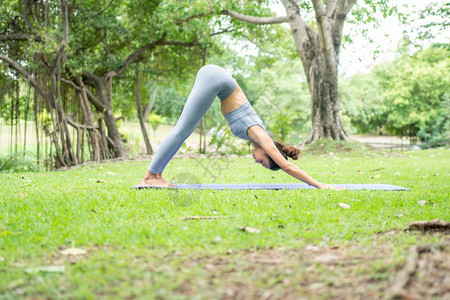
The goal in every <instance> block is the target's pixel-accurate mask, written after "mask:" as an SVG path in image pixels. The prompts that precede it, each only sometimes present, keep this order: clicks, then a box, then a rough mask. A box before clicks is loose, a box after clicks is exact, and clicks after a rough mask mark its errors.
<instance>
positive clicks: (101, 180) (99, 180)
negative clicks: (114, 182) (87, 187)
mask: <svg viewBox="0 0 450 300" xmlns="http://www.w3.org/2000/svg"><path fill="white" fill-rule="evenodd" d="M97 182H105V181H104V180H103V179H97Z"/></svg>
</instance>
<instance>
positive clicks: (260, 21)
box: [221, 10, 289, 25]
mask: <svg viewBox="0 0 450 300" xmlns="http://www.w3.org/2000/svg"><path fill="white" fill-rule="evenodd" d="M221 14H222V15H226V16H230V17H232V18H234V19H236V20H240V21H244V22H247V23H252V24H256V25H265V24H280V23H286V22H288V21H289V20H288V17H253V16H247V15H243V14H240V13H238V12H235V11H232V10H222V11H221Z"/></svg>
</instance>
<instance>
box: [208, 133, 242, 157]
mask: <svg viewBox="0 0 450 300" xmlns="http://www.w3.org/2000/svg"><path fill="white" fill-rule="evenodd" d="M237 141H238V139H237V138H236V137H235V136H234V135H233V134H232V133H231V130H230V128H229V127H228V126H219V127H215V128H214V129H213V133H212V135H211V139H210V140H209V144H208V146H211V145H215V146H216V150H215V152H217V153H221V154H237V155H245V154H248V152H249V151H248V149H249V148H248V143H239V142H237Z"/></svg>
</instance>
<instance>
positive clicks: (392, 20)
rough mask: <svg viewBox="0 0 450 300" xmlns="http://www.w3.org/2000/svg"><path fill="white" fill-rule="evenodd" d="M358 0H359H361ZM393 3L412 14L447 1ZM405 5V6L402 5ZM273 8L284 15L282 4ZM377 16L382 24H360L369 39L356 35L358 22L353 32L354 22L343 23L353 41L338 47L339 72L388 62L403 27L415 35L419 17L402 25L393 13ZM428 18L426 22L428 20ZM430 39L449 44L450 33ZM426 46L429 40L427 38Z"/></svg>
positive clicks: (353, 71)
mask: <svg viewBox="0 0 450 300" xmlns="http://www.w3.org/2000/svg"><path fill="white" fill-rule="evenodd" d="M360 1H361V0H360ZM391 2H392V3H393V2H395V3H396V4H397V5H398V7H399V9H401V11H402V12H405V13H408V14H411V13H413V14H414V12H418V11H421V10H422V9H424V8H425V7H426V6H427V5H428V4H430V3H436V4H437V5H439V6H443V5H444V4H445V3H446V2H447V1H446V0H391ZM405 4H407V5H408V7H407V8H405V7H403V5H405ZM272 9H273V11H274V12H276V13H277V15H278V16H284V15H286V11H285V9H284V7H283V5H282V4H281V3H278V4H274V6H273V8H272ZM379 19H380V20H381V25H380V27H378V28H373V24H366V25H363V26H364V28H366V29H367V30H368V32H367V36H368V37H370V39H371V40H372V42H369V39H367V38H364V37H362V36H358V34H360V32H361V30H360V29H361V27H360V26H361V24H358V30H357V31H356V30H355V29H356V27H355V26H356V25H352V24H348V23H346V24H345V26H344V34H350V36H351V38H352V40H353V43H352V44H347V45H345V46H344V47H343V48H342V49H341V53H340V66H339V71H340V73H341V74H345V75H347V76H351V75H354V74H357V73H366V72H369V71H370V69H371V67H373V66H374V65H376V64H379V63H381V62H384V61H391V60H393V59H394V58H395V55H396V50H397V47H398V44H399V41H400V40H401V39H402V37H403V31H404V30H406V31H408V33H409V34H410V35H411V31H412V34H414V28H417V27H418V26H419V25H421V24H420V20H415V21H414V22H413V24H401V23H400V21H399V20H398V19H397V17H396V16H392V17H388V18H386V19H383V17H382V15H381V14H380V17H379ZM439 19H440V18H434V19H433V20H434V21H439ZM430 20H431V18H429V19H427V20H426V21H430ZM433 42H441V43H449V42H450V32H447V33H443V34H441V35H440V36H439V37H437V38H436V39H435V40H434V41H433ZM427 43H428V44H424V45H423V46H428V45H429V44H430V43H431V42H430V41H427ZM376 51H378V54H376V55H375V56H374V53H375V52H376Z"/></svg>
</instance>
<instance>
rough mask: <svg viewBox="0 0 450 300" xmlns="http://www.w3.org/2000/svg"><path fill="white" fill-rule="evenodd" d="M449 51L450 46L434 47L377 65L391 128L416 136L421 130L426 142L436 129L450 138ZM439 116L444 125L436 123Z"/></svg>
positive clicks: (437, 133)
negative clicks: (446, 47) (449, 102)
mask: <svg viewBox="0 0 450 300" xmlns="http://www.w3.org/2000/svg"><path fill="white" fill-rule="evenodd" d="M449 54H450V52H449V50H447V49H443V48H437V49H433V48H430V49H427V50H424V51H419V52H417V53H416V54H415V55H413V56H411V57H409V56H404V57H402V58H401V59H399V60H398V61H396V62H395V63H394V64H392V65H386V64H384V65H381V66H378V67H377V68H376V69H375V74H377V76H378V78H380V86H381V87H382V89H383V97H384V104H385V105H386V107H387V117H386V128H387V129H388V130H390V131H392V132H394V133H397V134H401V133H406V132H408V133H409V134H410V135H412V136H417V135H418V133H419V132H421V134H420V137H421V138H422V141H424V142H426V143H428V142H430V138H431V133H432V132H433V131H434V135H440V136H441V138H442V140H441V142H443V140H445V139H448V137H449V132H448V125H447V124H448V118H449V117H450V113H449V112H450V110H449V106H448V97H449V95H450V90H449V86H450V78H449V76H448V70H449V69H450V58H449ZM438 120H440V121H439V123H441V124H442V126H437V127H436V126H435V124H436V122H437V121H438Z"/></svg>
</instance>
